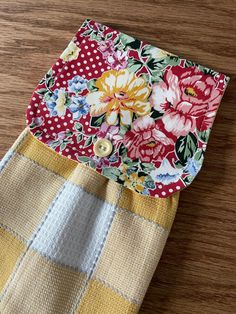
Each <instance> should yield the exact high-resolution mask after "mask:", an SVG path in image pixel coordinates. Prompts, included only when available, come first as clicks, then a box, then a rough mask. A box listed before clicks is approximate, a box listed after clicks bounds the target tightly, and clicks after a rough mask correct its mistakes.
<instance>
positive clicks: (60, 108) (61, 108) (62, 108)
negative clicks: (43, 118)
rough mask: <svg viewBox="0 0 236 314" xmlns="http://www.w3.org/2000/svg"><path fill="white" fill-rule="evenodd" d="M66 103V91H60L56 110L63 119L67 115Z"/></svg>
mask: <svg viewBox="0 0 236 314" xmlns="http://www.w3.org/2000/svg"><path fill="white" fill-rule="evenodd" d="M65 103H66V95H65V90H64V89H61V90H58V93H57V100H56V106H55V108H54V110H55V111H56V112H57V115H58V116H59V117H63V116H64V115H65V113H66V105H65Z"/></svg>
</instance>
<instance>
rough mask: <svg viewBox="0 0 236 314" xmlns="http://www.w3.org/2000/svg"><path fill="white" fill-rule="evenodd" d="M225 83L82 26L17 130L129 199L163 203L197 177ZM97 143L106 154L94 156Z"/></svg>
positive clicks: (96, 27) (88, 23) (99, 28)
mask: <svg viewBox="0 0 236 314" xmlns="http://www.w3.org/2000/svg"><path fill="white" fill-rule="evenodd" d="M228 81H229V77H228V76H226V75H225V74H223V73H219V72H216V71H214V70H212V69H209V68H207V67H204V66H202V65H199V64H196V63H194V62H192V61H190V60H186V59H183V58H180V57H178V56H176V55H173V54H171V53H169V52H166V51H164V50H161V49H159V48H157V47H154V46H152V45H150V44H148V43H146V42H144V41H140V40H138V39H135V38H133V37H131V36H128V35H126V34H124V33H121V32H119V31H117V30H114V29H112V28H110V27H108V26H105V25H102V24H99V23H97V22H95V21H92V20H85V21H84V23H83V24H82V26H81V27H80V29H79V30H78V32H77V34H76V35H75V37H73V38H72V40H71V42H70V43H69V44H68V46H67V48H66V49H65V50H64V52H63V53H62V54H61V56H60V57H59V58H58V60H57V61H56V63H55V64H54V65H53V66H52V67H51V69H50V70H49V71H48V72H47V73H46V74H45V76H44V77H43V78H42V80H41V81H40V82H39V84H38V86H37V87H36V89H35V91H34V93H33V95H32V98H31V101H30V104H29V106H28V108H27V112H26V115H27V124H28V126H29V128H30V131H31V132H32V134H33V135H34V136H36V137H37V138H38V140H40V141H42V142H43V143H45V144H46V145H48V146H49V147H50V148H51V149H53V150H55V151H56V152H57V153H59V154H62V155H64V156H66V157H67V158H71V159H74V160H76V161H77V162H80V163H84V164H86V165H87V166H89V167H92V168H94V169H95V170H96V171H98V172H99V173H101V174H102V175H104V176H106V177H108V178H110V179H111V180H114V181H116V182H118V183H120V184H122V185H124V186H125V187H127V188H129V189H132V190H134V191H135V192H137V193H141V194H143V195H146V196H152V197H168V196H169V195H171V194H173V193H175V192H176V191H179V190H181V189H183V188H185V187H186V186H188V185H189V184H190V183H191V182H192V181H193V179H194V178H195V177H196V175H197V173H198V172H199V171H200V168H201V166H202V163H203V159H204V153H205V150H206V146H207V142H208V139H209V134H210V131H211V128H212V125H213V122H214V119H215V115H216V112H217V110H218V107H219V104H220V102H221V99H222V97H223V94H224V91H225V89H226V86H227V84H228ZM103 138H104V139H107V140H109V141H110V142H111V143H112V147H113V149H112V152H111V153H110V155H109V156H105V157H99V156H97V155H96V152H95V151H94V144H95V143H96V141H98V140H100V139H103Z"/></svg>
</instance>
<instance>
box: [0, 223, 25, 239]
mask: <svg viewBox="0 0 236 314" xmlns="http://www.w3.org/2000/svg"><path fill="white" fill-rule="evenodd" d="M0 227H1V228H2V229H4V230H6V231H8V232H9V233H11V234H12V235H13V236H15V238H17V239H18V240H20V241H22V242H23V243H25V244H27V240H26V239H25V238H24V237H22V235H20V234H19V233H17V232H16V231H15V230H13V229H12V228H11V227H8V226H7V225H5V224H3V223H1V222H0Z"/></svg>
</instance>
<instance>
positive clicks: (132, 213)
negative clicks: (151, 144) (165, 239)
mask: <svg viewBox="0 0 236 314" xmlns="http://www.w3.org/2000/svg"><path fill="white" fill-rule="evenodd" d="M17 155H19V156H21V157H22V158H23V159H26V160H29V161H30V162H32V163H34V164H35V165H36V166H38V167H39V168H41V169H43V170H45V171H47V172H49V173H52V174H54V175H55V176H56V177H58V178H62V179H64V180H65V182H69V183H70V184H71V185H72V186H75V187H79V188H80V189H82V190H83V191H84V192H85V193H87V194H88V195H91V196H93V197H96V198H97V199H99V200H101V201H103V202H105V203H106V204H109V205H113V206H115V207H116V206H117V203H116V205H114V203H112V202H109V201H107V200H106V199H104V198H102V197H100V196H98V195H96V194H94V193H91V192H89V191H87V190H86V189H85V188H84V187H83V186H81V185H80V184H76V183H74V182H72V181H70V177H71V176H72V175H73V174H71V175H70V177H69V178H67V179H65V178H64V177H63V176H61V175H60V174H58V173H56V172H54V171H52V170H50V169H47V168H46V167H44V166H42V165H41V164H39V163H38V162H36V161H34V160H33V159H31V158H29V157H26V156H25V155H23V154H21V153H19V152H17ZM117 184H118V183H117ZM119 185H120V184H119ZM120 186H122V185H120ZM117 207H118V209H120V210H124V211H127V212H128V213H130V214H131V215H133V216H135V217H137V218H140V219H142V220H144V221H145V222H149V223H151V224H154V225H157V226H159V227H160V228H162V229H164V230H170V228H164V227H162V226H161V225H160V224H158V223H157V222H154V221H152V220H151V219H147V218H144V217H142V216H141V215H139V214H137V213H134V212H132V211H131V210H129V209H127V208H124V207H119V206H117Z"/></svg>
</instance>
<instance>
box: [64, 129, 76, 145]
mask: <svg viewBox="0 0 236 314" xmlns="http://www.w3.org/2000/svg"><path fill="white" fill-rule="evenodd" d="M66 130H67V131H70V130H69V129H66ZM71 144H75V142H74V141H71Z"/></svg>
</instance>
